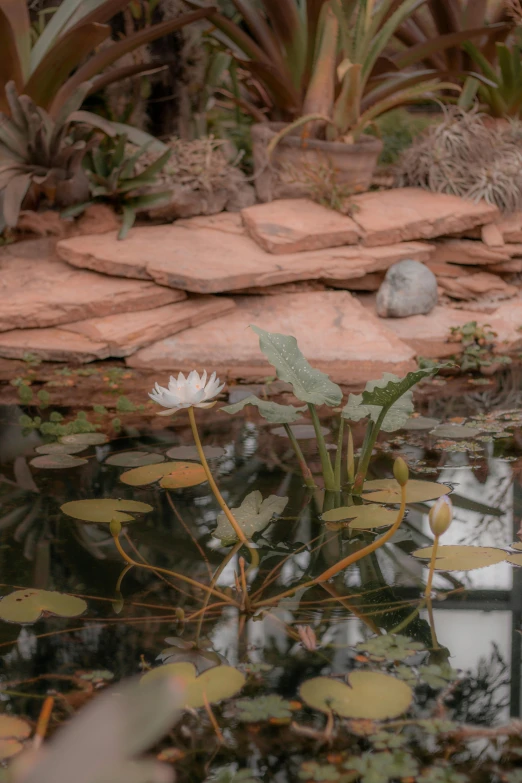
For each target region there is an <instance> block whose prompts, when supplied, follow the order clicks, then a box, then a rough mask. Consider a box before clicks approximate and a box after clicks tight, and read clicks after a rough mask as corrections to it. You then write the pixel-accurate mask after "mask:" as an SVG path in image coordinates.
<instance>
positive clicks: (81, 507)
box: [60, 498, 152, 524]
mask: <svg viewBox="0 0 522 783" xmlns="http://www.w3.org/2000/svg"><path fill="white" fill-rule="evenodd" d="M60 508H61V510H62V511H63V513H64V514H67V516H69V517H73V518H74V519H81V520H82V522H98V523H107V524H110V523H111V522H112V520H115V521H116V522H135V521H136V520H135V518H134V517H133V516H131V513H134V514H147V513H148V512H149V511H152V506H150V505H149V504H148V503H141V502H140V501H138V500H118V499H117V498H89V499H87V500H71V501H70V502H69V503H64V504H63V506H60ZM125 512H129V513H125Z"/></svg>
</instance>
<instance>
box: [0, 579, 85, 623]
mask: <svg viewBox="0 0 522 783" xmlns="http://www.w3.org/2000/svg"><path fill="white" fill-rule="evenodd" d="M86 609H87V604H86V603H85V601H84V600H83V598H77V597H76V596H74V595H66V594H65V593H56V592H54V591H51V590H33V589H31V588H28V589H27V590H15V592H14V593H9V595H5V596H3V598H2V599H1V600H0V620H5V622H7V623H20V624H26V623H35V622H36V621H37V620H39V619H40V617H41V616H42V614H43V613H44V612H49V613H50V614H55V615H57V616H58V617H79V616H80V615H81V614H83V613H84V612H85V611H86Z"/></svg>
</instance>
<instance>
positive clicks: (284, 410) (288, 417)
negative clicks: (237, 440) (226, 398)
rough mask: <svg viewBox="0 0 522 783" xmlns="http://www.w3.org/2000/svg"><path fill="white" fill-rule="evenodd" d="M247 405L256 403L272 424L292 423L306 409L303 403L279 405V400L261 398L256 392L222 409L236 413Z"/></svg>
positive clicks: (263, 415)
mask: <svg viewBox="0 0 522 783" xmlns="http://www.w3.org/2000/svg"><path fill="white" fill-rule="evenodd" d="M245 405H255V407H256V408H257V409H258V410H259V413H260V414H261V416H262V417H263V418H264V419H266V420H267V421H269V422H271V423H272V424H291V423H292V422H294V421H298V420H299V419H300V418H301V415H302V413H303V411H305V410H306V405H303V406H302V407H301V408H295V407H294V406H293V405H279V403H277V402H270V401H269V400H260V399H259V397H256V396H255V394H251V395H250V396H249V397H245V399H244V400H240V401H239V402H236V403H234V404H233V405H226V406H225V407H224V408H221V410H222V411H224V412H225V413H230V414H234V413H237V412H238V411H241V410H243V408H244V407H245Z"/></svg>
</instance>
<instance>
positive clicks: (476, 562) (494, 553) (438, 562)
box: [411, 544, 509, 571]
mask: <svg viewBox="0 0 522 783" xmlns="http://www.w3.org/2000/svg"><path fill="white" fill-rule="evenodd" d="M432 550H433V547H431V546H428V547H425V548H423V549H416V550H415V552H412V553H411V554H412V556H413V557H417V558H419V559H421V560H428V561H429V560H431V553H432ZM504 560H509V558H508V556H507V552H504V550H503V549H496V548H495V547H491V546H464V545H457V544H455V545H449V546H439V547H438V549H437V556H436V558H435V568H436V569H437V570H439V571H473V570H474V569H475V568H486V567H487V566H490V565H496V564H497V563H502V562H503V561H504Z"/></svg>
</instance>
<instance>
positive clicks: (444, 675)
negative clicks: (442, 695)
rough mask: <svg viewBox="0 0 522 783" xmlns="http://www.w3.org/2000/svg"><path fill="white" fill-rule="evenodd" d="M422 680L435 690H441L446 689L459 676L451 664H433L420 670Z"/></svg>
mask: <svg viewBox="0 0 522 783" xmlns="http://www.w3.org/2000/svg"><path fill="white" fill-rule="evenodd" d="M419 674H420V676H421V679H422V680H423V681H424V682H425V683H426V684H427V685H429V686H430V688H433V689H434V690H440V689H441V688H446V687H447V686H448V684H449V683H450V682H454V680H456V679H457V678H458V676H459V674H458V672H457V671H456V670H455V669H452V668H451V666H450V665H449V663H443V664H438V663H432V664H428V665H426V666H421V667H420V668H419Z"/></svg>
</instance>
